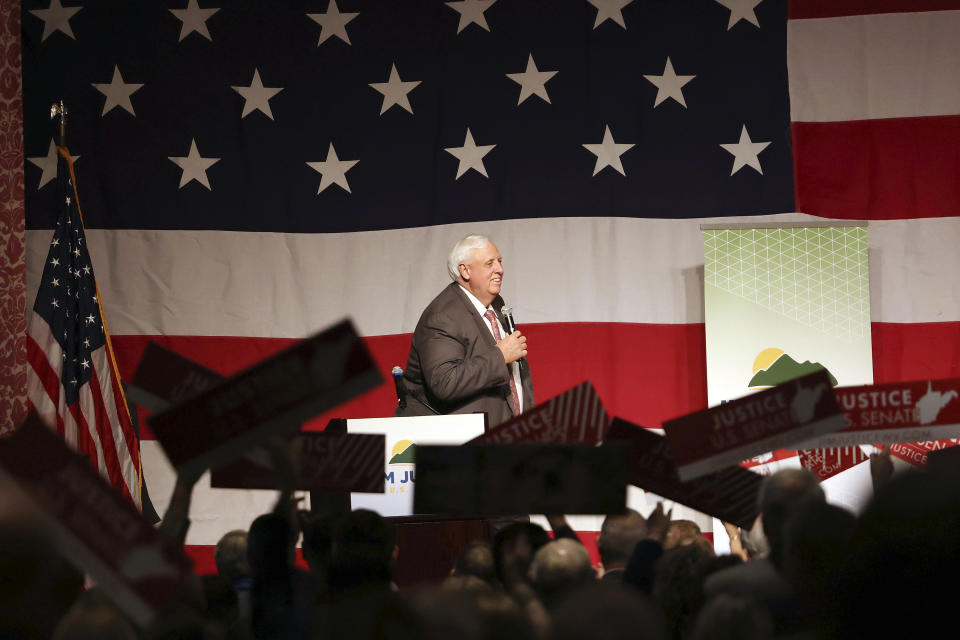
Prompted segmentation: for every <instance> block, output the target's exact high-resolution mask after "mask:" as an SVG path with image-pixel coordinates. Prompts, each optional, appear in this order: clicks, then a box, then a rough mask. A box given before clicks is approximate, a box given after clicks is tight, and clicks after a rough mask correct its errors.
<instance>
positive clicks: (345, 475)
mask: <svg viewBox="0 0 960 640" xmlns="http://www.w3.org/2000/svg"><path fill="white" fill-rule="evenodd" d="M384 439H385V437H384V436H383V435H382V434H343V435H331V434H327V433H326V432H323V431H311V432H305V433H298V434H295V435H294V436H293V437H292V438H291V440H290V443H289V445H290V457H291V459H292V460H293V461H294V468H295V469H296V470H297V477H296V479H295V482H296V484H295V486H294V489H302V490H305V491H308V490H309V491H322V490H336V489H340V490H348V491H364V492H369V493H382V492H383V448H384V446H385V445H384ZM210 486H211V487H214V488H217V489H277V488H279V487H280V479H279V478H278V477H277V474H276V473H275V472H274V470H273V463H272V461H271V460H270V455H269V454H268V453H267V451H265V450H264V449H262V448H257V449H252V450H250V451H248V452H246V453H245V454H243V455H242V456H241V457H239V458H236V459H235V460H233V461H232V462H228V463H227V464H225V465H222V466H220V467H218V468H216V469H214V470H213V471H212V472H211V474H210Z"/></svg>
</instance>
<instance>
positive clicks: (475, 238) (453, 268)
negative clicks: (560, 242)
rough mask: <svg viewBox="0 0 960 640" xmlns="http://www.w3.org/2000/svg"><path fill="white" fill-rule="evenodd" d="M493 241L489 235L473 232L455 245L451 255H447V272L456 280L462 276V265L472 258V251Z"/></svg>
mask: <svg viewBox="0 0 960 640" xmlns="http://www.w3.org/2000/svg"><path fill="white" fill-rule="evenodd" d="M491 243H492V241H491V240H490V238H488V237H487V236H484V235H479V234H473V235H469V236H467V237H466V238H464V239H463V240H461V241H460V242H458V243H457V244H455V245H453V249H451V250H450V255H449V256H447V273H449V274H450V277H451V278H453V280H454V282H456V281H457V279H458V278H459V277H460V265H461V264H465V263H466V262H467V261H468V260H469V259H470V252H471V251H473V250H474V249H482V248H484V247H485V246H487V245H488V244H491Z"/></svg>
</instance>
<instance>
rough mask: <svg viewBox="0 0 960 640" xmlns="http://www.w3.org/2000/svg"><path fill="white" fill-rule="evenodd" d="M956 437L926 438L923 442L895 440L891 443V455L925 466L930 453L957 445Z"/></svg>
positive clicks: (914, 464) (915, 464)
mask: <svg viewBox="0 0 960 640" xmlns="http://www.w3.org/2000/svg"><path fill="white" fill-rule="evenodd" d="M957 444H958V441H957V439H956V438H949V439H947V440H924V441H922V442H895V443H893V444H891V445H890V455H892V456H895V457H897V458H900V459H901V460H903V461H905V462H908V463H910V464H912V465H913V466H915V467H925V466H927V463H928V461H929V459H930V454H933V453H936V452H939V451H944V450H946V449H952V448H954V447H956V446H957Z"/></svg>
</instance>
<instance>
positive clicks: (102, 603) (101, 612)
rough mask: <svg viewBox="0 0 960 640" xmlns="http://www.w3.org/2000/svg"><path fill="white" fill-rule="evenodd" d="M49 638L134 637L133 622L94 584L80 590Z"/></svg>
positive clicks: (114, 639) (122, 639)
mask: <svg viewBox="0 0 960 640" xmlns="http://www.w3.org/2000/svg"><path fill="white" fill-rule="evenodd" d="M51 637H52V640H88V638H97V639H98V640H100V639H102V640H138V638H139V637H140V635H139V634H138V633H137V630H136V627H135V626H134V625H133V622H132V621H131V620H130V619H129V618H127V616H126V615H124V614H123V612H122V611H120V609H119V608H118V607H117V606H116V605H115V604H114V603H113V602H111V601H110V600H109V599H108V598H107V596H106V595H105V594H104V593H103V591H102V590H101V589H99V588H97V587H94V588H92V589H88V590H86V591H84V592H83V593H81V594H80V595H79V596H78V597H77V599H76V601H75V602H74V603H73V606H72V607H70V610H69V611H68V612H67V614H66V615H65V616H64V617H63V618H62V619H61V620H60V623H59V624H58V625H57V628H56V629H55V630H54V632H53V635H52V636H51Z"/></svg>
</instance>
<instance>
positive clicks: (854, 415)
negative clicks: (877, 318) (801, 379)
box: [804, 378, 960, 448]
mask: <svg viewBox="0 0 960 640" xmlns="http://www.w3.org/2000/svg"><path fill="white" fill-rule="evenodd" d="M833 391H834V393H836V395H837V402H839V403H840V408H841V409H842V410H843V412H844V416H845V417H846V426H845V427H844V428H843V429H841V430H840V431H837V432H835V433H829V434H826V435H822V436H820V437H818V438H817V439H816V440H815V441H813V442H812V443H804V444H805V445H806V444H809V445H810V447H811V448H824V447H826V448H828V447H850V446H854V445H858V444H892V443H900V442H923V441H930V440H947V439H950V438H958V437H960V378H948V379H944V380H919V381H914V382H890V383H886V384H872V385H865V386H861V387H837V388H835V389H834V390H833Z"/></svg>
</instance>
